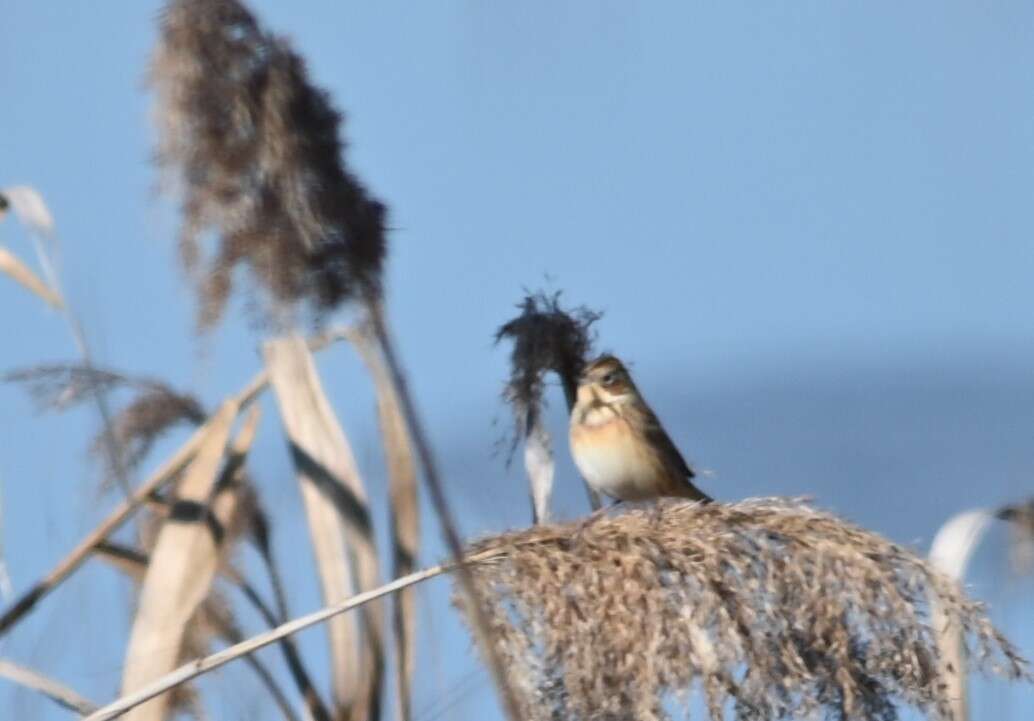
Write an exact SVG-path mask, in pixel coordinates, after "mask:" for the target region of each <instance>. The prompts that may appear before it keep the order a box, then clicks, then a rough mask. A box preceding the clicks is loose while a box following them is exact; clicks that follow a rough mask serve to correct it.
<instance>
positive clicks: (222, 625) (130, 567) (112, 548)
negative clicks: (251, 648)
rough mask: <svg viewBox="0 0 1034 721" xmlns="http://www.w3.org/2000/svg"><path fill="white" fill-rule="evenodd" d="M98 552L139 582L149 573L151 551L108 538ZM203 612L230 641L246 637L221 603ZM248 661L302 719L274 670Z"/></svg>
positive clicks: (286, 709) (288, 713)
mask: <svg viewBox="0 0 1034 721" xmlns="http://www.w3.org/2000/svg"><path fill="white" fill-rule="evenodd" d="M94 555H96V556H97V557H98V558H100V559H102V560H104V561H106V562H107V563H109V564H110V565H111V566H113V567H114V568H116V569H118V570H119V571H121V572H122V573H124V574H125V575H126V576H128V577H129V578H130V579H132V580H133V581H134V582H136V583H140V582H141V581H143V578H144V574H146V573H147V564H148V557H147V554H146V553H143V552H142V551H138V550H137V549H135V548H130V547H128V546H123V545H121V544H118V543H109V542H107V541H105V542H104V543H101V544H99V545H98V546H97V548H96V549H95V550H94ZM235 582H238V581H235ZM238 585H241V586H244V587H247V584H246V582H244V581H243V579H240V580H239V582H238ZM252 592H253V591H252ZM200 615H201V616H203V617H205V619H206V622H207V623H208V624H210V625H211V626H213V627H215V628H216V629H217V631H218V632H219V635H220V636H221V637H222V638H223V640H225V641H226V642H227V643H230V644H235V643H240V642H241V641H243V640H244V637H243V634H241V632H240V630H239V629H238V628H237V627H236V625H235V624H234V623H233V619H232V618H231V617H230V616H229V615H227V613H226V611H225V609H224V608H223V607H221V606H219V605H217V604H212V603H210V601H209V600H207V599H206V601H205V603H204V604H203V605H202V607H201V609H200ZM287 641H288V639H284V640H283V641H282V642H281V643H285V642H287ZM245 662H246V663H247V664H248V665H249V666H250V667H251V668H252V670H253V671H254V672H255V675H257V676H258V677H259V680H260V681H261V682H262V684H263V686H265V687H266V689H267V690H268V691H269V693H270V695H271V696H272V697H273V700H274V702H275V703H276V704H277V706H279V707H280V711H281V713H282V714H283V716H284V718H286V719H288V720H289V721H299V720H298V719H297V717H296V715H295V713H294V710H293V709H292V708H291V704H290V702H289V701H288V700H287V697H286V695H285V694H284V693H283V691H282V690H281V689H280V686H279V684H277V682H276V678H275V677H274V676H273V675H272V673H270V671H269V669H268V668H266V666H265V665H264V664H263V663H262V662H261V661H259V659H258V658H257V657H255V656H254V655H248V656H246V657H245ZM94 710H96V706H94V707H93V709H91V710H90V711H86V712H85V713H92V711H94Z"/></svg>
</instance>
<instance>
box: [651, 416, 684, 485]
mask: <svg viewBox="0 0 1034 721" xmlns="http://www.w3.org/2000/svg"><path fill="white" fill-rule="evenodd" d="M643 421H644V423H643V427H644V429H645V432H646V440H648V441H649V442H650V445H651V446H652V447H654V448H656V449H657V450H659V451H660V452H661V453H663V454H664V460H665V463H667V464H670V465H671V466H672V467H673V470H675V471H677V472H678V473H679V474H680V475H682V476H685V477H686V478H693V477H694V476H695V475H696V473H694V472H693V469H692V468H690V467H689V464H688V463H686V459H685V458H683V457H682V454H681V453H679V449H678V448H677V447H676V446H675V444H674V443H673V442H672V440H671V437H670V436H669V435H668V432H667V431H665V430H664V426H662V425H661V422H660V420H658V418H657V416H656V414H655V413H654V412H653V411H652V410H650V409H647V410H646V413H645V417H644V418H643Z"/></svg>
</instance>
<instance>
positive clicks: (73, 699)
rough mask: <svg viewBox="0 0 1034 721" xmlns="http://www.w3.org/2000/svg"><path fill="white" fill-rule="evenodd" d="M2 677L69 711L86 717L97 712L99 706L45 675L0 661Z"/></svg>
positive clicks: (0, 674)
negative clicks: (37, 693) (39, 694)
mask: <svg viewBox="0 0 1034 721" xmlns="http://www.w3.org/2000/svg"><path fill="white" fill-rule="evenodd" d="M0 676H2V677H3V678H6V679H8V680H9V681H13V682H14V683H16V684H19V685H21V686H25V687H26V688H31V689H32V690H33V691H38V692H39V693H41V694H43V695H44V696H46V697H47V698H49V699H50V700H52V701H54V702H55V703H56V704H58V705H60V706H63V707H64V708H66V709H68V710H69V711H75V712H76V713H79V714H82V715H84V716H85V715H86V714H91V713H93V712H95V711H96V710H97V704H95V703H93V702H92V701H88V700H87V699H85V698H83V697H82V696H80V695H79V694H78V693H76V692H75V691H73V690H72V689H70V688H68V687H67V686H65V685H64V684H60V683H58V682H57V681H54V680H53V679H51V678H47V677H46V676H44V675H43V674H41V673H39V672H37V671H33V670H32V669H29V668H25V667H24V666H20V665H18V664H16V663H12V662H10V661H5V660H3V659H0Z"/></svg>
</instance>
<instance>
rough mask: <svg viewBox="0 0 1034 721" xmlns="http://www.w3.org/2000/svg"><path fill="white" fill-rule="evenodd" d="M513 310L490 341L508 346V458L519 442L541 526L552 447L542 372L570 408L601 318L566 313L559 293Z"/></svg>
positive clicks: (534, 297)
mask: <svg viewBox="0 0 1034 721" xmlns="http://www.w3.org/2000/svg"><path fill="white" fill-rule="evenodd" d="M517 307H518V308H520V309H521V312H520V315H518V316H517V317H516V318H513V319H512V320H510V321H508V322H507V323H505V324H503V325H502V326H501V327H500V328H499V330H497V331H496V335H495V340H496V343H498V342H500V341H502V340H504V339H507V340H510V341H512V342H513V350H512V351H511V353H510V378H509V380H508V381H507V383H506V386H505V388H504V389H503V398H504V399H505V400H506V402H507V403H509V404H510V406H511V408H512V409H513V417H514V423H515V433H514V436H513V440H512V442H511V444H510V457H511V458H512V456H513V452H514V451H515V450H516V448H517V443H518V442H519V441H520V439H522V438H523V439H524V467H525V470H526V471H527V473H528V481H529V485H530V490H531V498H532V514H533V520H534V521H535V522H536V523H540V522H546V521H548V520H549V516H550V508H549V505H550V498H551V497H552V493H553V472H554V464H553V450H552V443H551V440H550V437H549V432H548V431H547V430H546V427H545V425H544V424H543V423H542V411H543V408H544V406H545V398H544V393H545V384H546V374H547V373H551V372H552V373H556V375H557V376H558V377H559V379H560V384H561V386H562V387H563V389H564V397H565V399H566V400H567V407H568V410H570V409H571V408H572V407H573V406H574V401H575V393H576V392H577V389H578V375H579V374H580V373H581V370H582V368H583V367H584V365H585V362H586V360H587V359H588V358H589V355H590V354H591V352H592V345H593V340H594V337H593V333H592V324H593V323H595V322H596V321H597V320H599V318H600V315H601V314H600V313H597V312H595V311H592V310H589V309H588V308H586V307H585V306H581V307H579V308H574V309H572V310H565V309H564V308H563V307H561V305H560V293H554V294H553V295H547V294H546V293H544V292H539V293H535V294H529V295H526V296H525V297H524V300H523V301H521V303H520V304H519V305H518V306H517ZM586 488H587V490H588V492H589V503H590V505H591V506H592V507H593V508H599V507H600V499H599V495H598V494H597V493H596V492H595V491H593V490H592V489H590V488H588V486H586Z"/></svg>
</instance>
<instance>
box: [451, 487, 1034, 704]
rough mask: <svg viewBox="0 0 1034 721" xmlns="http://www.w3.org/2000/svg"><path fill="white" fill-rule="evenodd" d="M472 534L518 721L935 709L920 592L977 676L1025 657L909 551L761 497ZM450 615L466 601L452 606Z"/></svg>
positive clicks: (1013, 667)
mask: <svg viewBox="0 0 1034 721" xmlns="http://www.w3.org/2000/svg"><path fill="white" fill-rule="evenodd" d="M576 530H577V526H574V525H572V524H556V525H546V526H538V527H535V528H532V529H529V530H526V531H519V532H515V533H511V534H508V535H505V536H502V537H497V538H491V539H486V540H485V541H484V542H483V543H482V544H480V545H479V546H477V547H475V548H473V549H472V553H477V552H479V551H481V550H483V549H485V548H491V547H495V546H499V545H503V546H506V547H507V548H506V550H505V552H504V553H503V555H502V557H500V558H499V559H498V560H496V561H494V562H487V563H484V564H478V565H474V566H472V567H471V568H472V570H473V571H474V573H475V574H476V575H477V577H478V579H479V581H480V582H481V584H483V585H482V587H483V588H485V589H486V593H485V599H486V601H485V607H486V611H487V613H488V615H489V617H490V619H491V623H492V626H493V631H494V637H495V638H496V639H498V647H499V649H500V651H501V652H502V654H503V656H504V658H505V661H506V665H507V668H509V669H510V673H511V683H513V684H514V686H515V688H517V689H519V696H520V698H521V699H522V703H523V705H524V708H523V709H522V712H523V717H524V718H526V719H530V720H542V721H546V720H547V719H549V720H552V719H558V718H563V719H585V720H588V719H615V720H616V719H627V718H635V719H643V720H649V719H667V718H669V716H668V711H670V710H671V709H672V708H673V707H672V705H671V702H683V703H684V702H685V700H686V698H687V695H688V694H689V693H690V691H691V690H692V689H693V688H694V687H695V686H699V687H700V688H701V689H702V691H703V695H704V698H705V699H706V702H707V706H708V709H709V710H710V715H711V717H712V719H715V721H718V720H719V719H722V718H724V716H723V709H724V708H725V707H726V706H727V705H728V704H730V703H731V704H732V707H733V708H734V709H735V712H736V717H737V718H739V719H756V720H758V721H761V720H762V719H766V720H767V719H784V718H804V717H807V716H808V715H809V714H811V713H815V712H822V711H825V712H826V713H828V714H829V715H830V716H831V717H832V718H838V719H874V720H876V719H878V720H881V721H883V720H889V719H895V718H897V711H896V706H897V704H899V703H903V704H908V705H913V706H916V707H919V708H921V709H923V710H926V711H932V712H934V713H935V714H939V715H941V716H942V717H947V714H948V713H950V711H949V707H948V704H947V698H946V694H945V685H944V683H943V679H942V678H940V677H939V676H938V666H937V663H936V661H937V656H936V654H937V649H936V645H935V642H934V634H933V632H932V631H931V628H930V624H929V615H928V614H929V608H928V604H927V601H926V599H927V593H931V592H932V593H933V594H934V595H935V596H936V598H938V599H939V601H940V603H942V604H943V606H944V608H945V609H946V612H947V613H948V616H949V619H950V620H951V621H952V622H955V623H958V624H959V626H960V627H961V628H963V629H964V631H965V634H966V637H967V638H968V640H969V641H970V650H971V653H972V654H973V657H974V658H975V659H976V660H977V662H978V663H979V664H981V665H982V666H983V667H984V668H985V669H992V670H995V671H997V672H999V673H1001V674H1003V675H1005V676H1007V677H1009V678H1014V679H1015V678H1027V679H1029V675H1028V671H1027V663H1026V661H1024V660H1023V659H1022V658H1021V657H1020V656H1019V654H1018V652H1017V651H1016V650H1015V649H1014V648H1013V647H1012V646H1011V645H1010V644H1009V642H1008V641H1007V640H1006V639H1005V638H1004V637H1003V636H1002V635H1001V634H1000V633H999V632H998V631H997V630H995V629H994V627H993V626H992V625H991V623H990V621H989V620H988V619H987V617H986V615H985V613H984V610H983V608H982V606H981V605H980V604H978V603H976V602H974V601H971V600H969V599H968V598H966V597H965V595H964V594H963V593H962V591H961V590H960V588H959V586H958V585H957V584H956V583H955V582H954V581H952V580H950V579H948V578H947V577H945V576H943V575H941V574H939V573H938V572H936V571H934V570H933V569H932V568H931V567H930V566H929V565H928V564H927V563H926V562H925V561H924V560H923V559H921V558H920V557H918V556H917V555H915V554H913V553H912V552H910V551H908V550H906V549H904V548H902V547H900V546H898V545H896V544H894V543H891V542H890V541H888V540H886V539H884V538H882V537H880V536H878V535H876V534H874V533H871V532H869V531H866V530H864V529H862V528H859V527H857V526H854V525H851V524H849V523H846V522H844V521H842V520H840V519H838V518H836V517H834V516H832V515H830V514H828V513H824V512H821V511H818V510H815V509H813V508H811V507H809V506H806V505H802V504H799V503H795V502H790V501H785V500H777V499H763V500H751V501H744V502H741V503H735V504H711V505H707V506H701V505H698V504H694V503H686V502H681V501H664V502H661V503H660V504H659V505H658V506H656V507H655V508H645V509H644V508H632V509H631V510H629V511H627V512H625V513H622V514H620V515H618V516H615V517H609V518H608V517H604V518H603V519H601V520H599V521H598V522H597V523H595V524H593V525H591V526H589V527H587V528H585V529H584V530H583V531H582V532H581V534H577V533H576ZM464 610H465V611H466V609H464Z"/></svg>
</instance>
